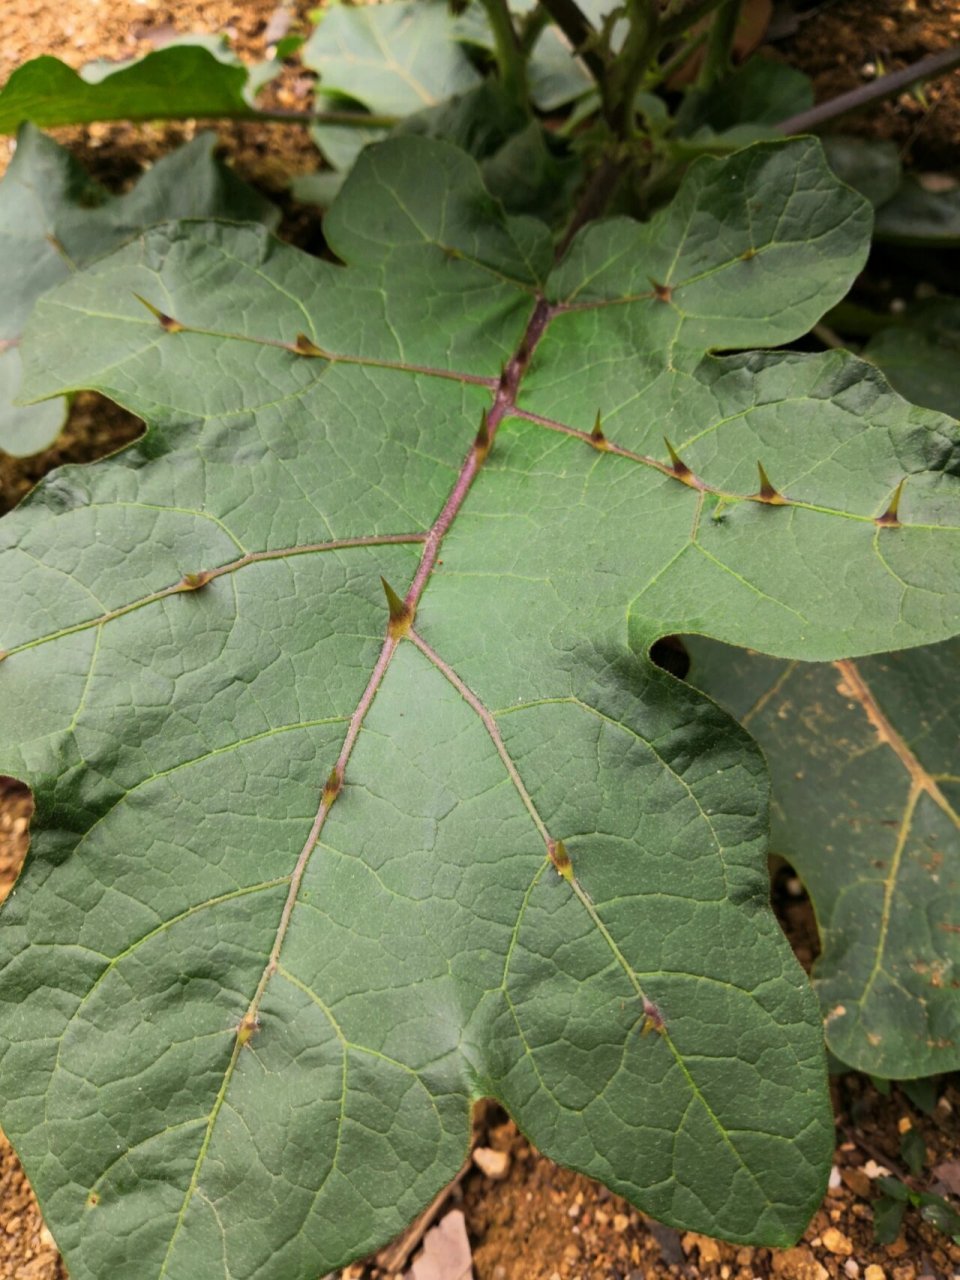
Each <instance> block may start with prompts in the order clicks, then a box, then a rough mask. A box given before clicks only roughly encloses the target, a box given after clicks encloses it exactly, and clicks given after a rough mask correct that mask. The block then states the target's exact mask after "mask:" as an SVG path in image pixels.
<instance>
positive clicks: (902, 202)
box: [876, 174, 960, 247]
mask: <svg viewBox="0 0 960 1280" xmlns="http://www.w3.org/2000/svg"><path fill="white" fill-rule="evenodd" d="M876 236H877V239H878V240H892V241H893V242H894V243H895V244H918V245H942V246H945V247H950V246H955V245H957V244H960V187H954V188H953V189H952V190H937V191H931V190H928V189H927V188H926V187H925V186H924V185H923V183H922V181H921V179H920V178H919V177H918V176H917V175H914V174H908V175H907V176H906V177H905V178H904V180H903V183H902V185H901V187H900V189H899V191H898V192H897V193H896V195H895V196H894V197H893V198H892V199H891V200H889V201H887V203H886V204H884V205H882V206H881V208H879V209H878V210H877V224H876Z"/></svg>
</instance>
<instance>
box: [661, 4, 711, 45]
mask: <svg viewBox="0 0 960 1280" xmlns="http://www.w3.org/2000/svg"><path fill="white" fill-rule="evenodd" d="M725 3H726V0H694V3H693V4H688V5H686V6H685V7H684V8H683V9H681V10H680V12H679V13H671V12H670V11H669V10H668V11H667V13H666V14H665V15H664V17H663V18H662V19H661V22H660V39H661V41H662V42H663V43H664V44H668V43H669V42H670V41H671V40H678V39H679V38H680V37H681V36H682V35H686V33H687V32H688V31H689V30H690V28H691V27H695V26H696V25H697V23H698V22H700V21H701V19H703V18H705V17H706V16H707V14H709V13H713V11H714V9H718V8H719V7H720V5H722V4H725Z"/></svg>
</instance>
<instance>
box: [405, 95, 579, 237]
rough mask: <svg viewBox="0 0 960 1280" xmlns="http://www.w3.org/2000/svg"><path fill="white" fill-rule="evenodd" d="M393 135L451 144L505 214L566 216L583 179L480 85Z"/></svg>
mask: <svg viewBox="0 0 960 1280" xmlns="http://www.w3.org/2000/svg"><path fill="white" fill-rule="evenodd" d="M397 132H398V133H409V134H416V135H418V136H420V137H427V138H438V139H440V140H442V141H444V142H452V143H453V144H454V146H457V147H459V148H460V149H461V150H463V151H466V152H467V153H468V154H469V155H471V156H473V158H474V159H475V160H477V161H479V162H480V172H481V173H482V175H483V181H484V185H485V186H486V188H487V190H488V191H489V192H490V193H491V194H492V195H494V196H496V197H497V199H498V200H500V201H501V202H502V204H503V206H504V208H505V209H506V210H507V211H508V213H531V214H535V215H536V216H537V217H540V218H542V219H543V221H545V222H555V221H556V220H557V219H558V218H562V217H566V216H568V214H569V209H570V205H571V201H572V198H573V195H574V193H575V191H576V188H577V186H578V185H579V183H580V180H581V177H582V170H581V164H580V161H579V159H578V158H577V156H575V155H574V154H573V152H572V151H571V150H570V149H569V147H568V146H567V144H566V143H565V142H564V141H563V140H562V139H560V138H557V137H556V136H555V135H553V134H551V133H550V132H549V131H547V130H546V129H544V128H543V127H542V126H541V125H540V124H539V123H538V122H537V121H535V120H530V119H529V118H528V117H527V115H526V113H525V112H523V111H522V110H520V109H519V108H518V107H517V106H516V104H514V103H512V102H511V101H510V99H509V98H508V97H507V96H506V95H505V94H504V93H503V91H502V90H501V88H500V86H499V84H497V83H496V82H495V81H485V82H484V83H483V84H481V85H479V86H478V87H477V88H476V89H472V90H471V91H470V92H469V93H466V94H464V95H463V96H462V97H460V98H453V99H451V100H450V101H449V102H444V103H441V105H440V106H438V107H432V108H430V109H429V110H428V111H421V112H418V113H417V114H416V115H414V116H410V117H409V118H408V119H407V120H405V121H404V122H403V123H402V124H401V125H400V126H398V129H397Z"/></svg>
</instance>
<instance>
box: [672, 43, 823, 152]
mask: <svg viewBox="0 0 960 1280" xmlns="http://www.w3.org/2000/svg"><path fill="white" fill-rule="evenodd" d="M812 106H813V85H812V83H811V81H810V77H809V76H806V75H804V74H803V72H802V71H798V70H797V69H796V68H795V67H791V66H788V65H787V64H786V63H783V62H773V61H771V60H770V59H769V58H764V57H760V56H759V55H757V56H755V57H752V58H750V59H749V60H748V61H747V62H745V63H744V64H743V66H742V67H738V68H737V69H736V70H735V71H733V72H731V73H730V75H728V76H727V77H726V78H725V79H724V80H722V81H721V82H720V83H719V84H716V85H714V86H713V87H712V88H710V89H709V90H706V91H704V90H701V89H691V90H688V92H687V94H686V96H685V98H684V101H683V105H682V106H681V109H680V113H679V115H678V117H677V125H678V128H679V130H680V131H681V132H685V133H693V132H694V131H695V130H697V129H699V128H707V129H709V130H711V131H712V132H714V133H723V132H725V131H726V130H727V129H733V128H734V127H735V126H737V125H756V124H767V125H776V124H779V122H780V121H781V120H786V119H787V118H788V117H789V116H794V115H799V113H800V112H801V111H806V110H807V108H808V107H812ZM828 154H829V152H828Z"/></svg>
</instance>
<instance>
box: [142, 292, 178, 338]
mask: <svg viewBox="0 0 960 1280" xmlns="http://www.w3.org/2000/svg"><path fill="white" fill-rule="evenodd" d="M133 296H134V297H135V298H136V300H137V301H138V302H142V303H143V305H144V306H145V307H146V308H147V310H148V311H149V312H150V314H151V315H152V316H155V317H156V319H157V320H159V321H160V325H161V328H163V329H166V331H167V333H182V332H183V329H184V327H185V326H184V325H182V324H181V323H180V321H179V320H174V318H173V316H168V315H167V313H166V312H165V311H161V310H160V308H159V307H155V306H154V305H153V303H152V302H148V301H147V300H146V298H144V297H143V296H142V294H139V293H135V294H134V295H133Z"/></svg>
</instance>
